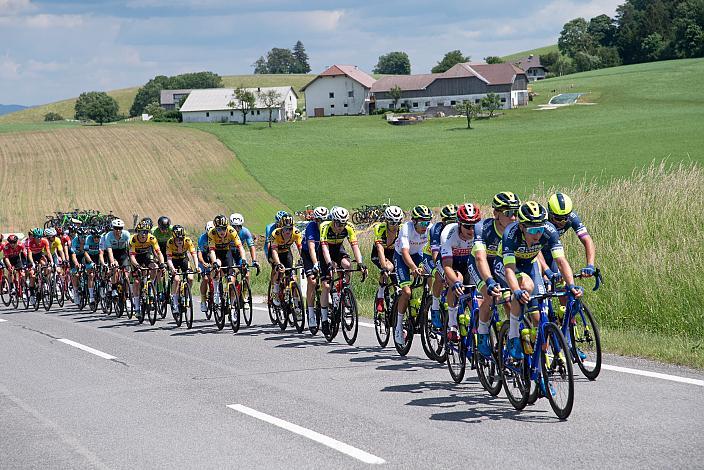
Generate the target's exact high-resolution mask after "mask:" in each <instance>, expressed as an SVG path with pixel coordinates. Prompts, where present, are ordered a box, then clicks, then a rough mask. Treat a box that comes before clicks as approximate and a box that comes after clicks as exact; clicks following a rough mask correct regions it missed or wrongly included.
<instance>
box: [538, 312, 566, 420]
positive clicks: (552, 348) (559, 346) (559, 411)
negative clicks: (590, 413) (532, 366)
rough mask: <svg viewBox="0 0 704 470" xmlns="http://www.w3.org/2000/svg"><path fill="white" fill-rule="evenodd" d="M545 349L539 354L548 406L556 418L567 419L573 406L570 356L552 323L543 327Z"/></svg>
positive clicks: (558, 331)
mask: <svg viewBox="0 0 704 470" xmlns="http://www.w3.org/2000/svg"><path fill="white" fill-rule="evenodd" d="M545 342H546V343H547V348H546V349H544V350H543V352H542V354H541V361H540V362H541V368H542V380H543V383H544V385H545V394H546V395H547V397H548V401H549V402H550V406H551V407H552V410H553V411H554V412H555V414H556V415H557V417H558V418H560V419H561V420H564V419H567V418H568V417H569V415H570V413H572V405H573V404H574V375H573V371H572V355H571V354H570V350H569V348H568V347H567V341H565V337H564V336H563V335H562V332H561V331H560V329H559V328H558V327H557V325H555V324H554V323H548V324H546V325H545Z"/></svg>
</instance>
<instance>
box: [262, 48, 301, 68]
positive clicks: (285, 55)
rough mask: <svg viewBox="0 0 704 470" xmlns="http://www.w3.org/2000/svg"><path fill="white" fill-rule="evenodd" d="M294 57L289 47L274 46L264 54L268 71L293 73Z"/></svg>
mask: <svg viewBox="0 0 704 470" xmlns="http://www.w3.org/2000/svg"><path fill="white" fill-rule="evenodd" d="M295 66H296V58H295V57H294V56H293V53H292V52H291V51H290V50H289V49H282V48H279V47H275V48H273V49H272V50H270V51H269V52H267V54H266V68H267V70H268V72H269V73H277V74H278V73H293V72H292V70H294V68H295Z"/></svg>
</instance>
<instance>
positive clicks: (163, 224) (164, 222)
mask: <svg viewBox="0 0 704 470" xmlns="http://www.w3.org/2000/svg"><path fill="white" fill-rule="evenodd" d="M157 224H158V225H159V228H160V229H162V230H166V229H167V228H169V227H170V226H171V219H169V218H168V217H166V216H165V215H162V216H161V217H159V220H158V221H157Z"/></svg>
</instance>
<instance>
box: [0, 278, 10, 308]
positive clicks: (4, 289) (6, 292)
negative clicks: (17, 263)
mask: <svg viewBox="0 0 704 470" xmlns="http://www.w3.org/2000/svg"><path fill="white" fill-rule="evenodd" d="M0 299H1V300H2V304H3V305H4V306H5V307H9V306H10V303H11V302H12V291H11V290H10V281H8V280H7V276H3V277H2V282H0Z"/></svg>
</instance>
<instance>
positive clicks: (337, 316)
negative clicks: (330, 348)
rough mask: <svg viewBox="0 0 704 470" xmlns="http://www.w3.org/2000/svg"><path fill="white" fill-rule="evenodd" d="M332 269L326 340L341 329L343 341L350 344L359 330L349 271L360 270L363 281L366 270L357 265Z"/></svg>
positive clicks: (355, 301) (331, 338)
mask: <svg viewBox="0 0 704 470" xmlns="http://www.w3.org/2000/svg"><path fill="white" fill-rule="evenodd" d="M331 271H332V277H333V279H332V281H331V282H330V297H331V303H329V306H330V311H329V314H328V320H329V321H330V333H329V334H327V335H325V339H326V340H327V342H328V343H329V342H331V341H332V340H333V339H335V336H337V333H338V332H339V330H340V329H342V336H343V337H344V338H345V342H346V343H347V344H348V345H350V346H352V345H353V344H354V343H355V341H356V340H357V333H358V332H359V312H358V309H357V299H356V298H355V296H354V292H352V288H351V285H350V273H354V272H361V273H362V279H361V282H364V280H365V279H366V276H367V274H366V270H365V271H363V270H362V269H360V268H359V266H358V267H356V268H354V269H347V268H337V269H334V270H331Z"/></svg>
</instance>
